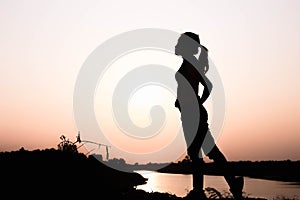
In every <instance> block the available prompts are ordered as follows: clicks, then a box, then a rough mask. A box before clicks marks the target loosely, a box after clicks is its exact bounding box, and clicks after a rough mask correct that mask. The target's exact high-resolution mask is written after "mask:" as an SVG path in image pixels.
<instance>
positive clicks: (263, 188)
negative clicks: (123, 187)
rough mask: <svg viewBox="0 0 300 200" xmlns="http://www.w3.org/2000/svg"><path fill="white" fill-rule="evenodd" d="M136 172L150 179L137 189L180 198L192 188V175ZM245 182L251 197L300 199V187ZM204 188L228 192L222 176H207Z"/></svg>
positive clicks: (246, 190)
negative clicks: (164, 193)
mask: <svg viewBox="0 0 300 200" xmlns="http://www.w3.org/2000/svg"><path fill="white" fill-rule="evenodd" d="M136 172H137V173H139V174H141V175H142V176H143V177H145V178H148V181H147V183H146V184H144V185H139V186H137V189H142V190H145V191H147V192H168V193H170V194H175V195H176V196H178V197H184V196H186V194H187V193H188V192H189V191H190V190H191V188H192V176H191V175H184V174H169V173H158V172H154V171H147V170H139V171H136ZM244 180H245V183H244V184H245V185H244V192H245V194H246V195H248V196H249V197H261V198H266V199H274V198H276V197H280V196H284V197H288V198H296V199H299V198H300V185H295V184H292V183H287V182H281V181H270V180H262V179H253V178H247V177H245V179H244ZM204 187H213V188H215V189H217V190H218V191H219V192H228V186H227V183H226V181H225V180H224V178H223V177H221V176H205V178H204Z"/></svg>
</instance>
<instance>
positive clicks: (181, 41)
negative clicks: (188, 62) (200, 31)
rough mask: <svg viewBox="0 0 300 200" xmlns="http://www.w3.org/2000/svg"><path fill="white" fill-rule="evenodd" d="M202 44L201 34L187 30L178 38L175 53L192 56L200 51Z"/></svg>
mask: <svg viewBox="0 0 300 200" xmlns="http://www.w3.org/2000/svg"><path fill="white" fill-rule="evenodd" d="M200 46H201V44H200V38H199V35H197V34H195V33H193V32H185V33H182V34H181V35H180V37H179V38H178V41H177V44H176V46H175V54H176V55H181V56H191V55H195V54H197V53H198V50H199V49H198V48H199V47H200Z"/></svg>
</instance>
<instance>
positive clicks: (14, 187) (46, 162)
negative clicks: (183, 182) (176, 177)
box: [0, 149, 258, 200]
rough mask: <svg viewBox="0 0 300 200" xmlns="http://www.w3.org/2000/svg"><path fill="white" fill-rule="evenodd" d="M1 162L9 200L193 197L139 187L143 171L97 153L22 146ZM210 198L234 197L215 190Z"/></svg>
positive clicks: (4, 193) (4, 154)
mask: <svg viewBox="0 0 300 200" xmlns="http://www.w3.org/2000/svg"><path fill="white" fill-rule="evenodd" d="M0 163H1V165H0V177H1V187H0V188H1V196H4V197H5V196H6V197H9V198H8V199H16V198H18V199H21V198H22V199H36V198H38V199H52V200H53V199H54V198H55V199H63V198H66V199H72V198H75V199H79V198H84V199H88V198H98V199H120V200H137V199H139V200H142V199H146V200H152V199H153V200H179V199H181V200H183V199H186V200H188V199H191V198H189V196H186V197H177V196H175V195H171V194H168V193H158V192H152V193H148V192H145V191H142V190H136V189H135V187H136V186H137V185H141V184H144V183H146V181H147V180H146V179H144V178H143V177H142V176H141V175H140V174H137V173H130V172H121V171H117V170H114V169H112V168H109V167H107V166H106V165H104V164H102V163H101V162H99V161H98V160H96V159H95V158H94V157H93V156H88V157H87V156H85V155H84V154H80V153H72V152H63V151H59V150H55V149H46V150H34V151H27V150H24V149H22V150H19V151H13V152H2V153H0ZM174 184H176V183H174ZM207 198H210V199H218V198H219V199H220V198H221V199H230V198H231V197H230V196H222V195H220V194H218V192H217V191H214V190H213V189H212V190H210V191H208V193H207ZM245 198H246V199H254V198H247V197H245ZM257 199H258V198H257Z"/></svg>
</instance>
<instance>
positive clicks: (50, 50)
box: [0, 0, 300, 163]
mask: <svg viewBox="0 0 300 200" xmlns="http://www.w3.org/2000/svg"><path fill="white" fill-rule="evenodd" d="M299 8H300V2H299V1H297V0H294V1H293V0H287V1H279V0H275V1H274V0H263V1H258V0H254V1H238V0H230V1H215V0H212V1H198V0H187V1H179V0H172V1H171V0H170V1H167V0H166V1H159V0H152V1H138V0H127V1H115V0H114V1H96V0H95V1H92V0H87V1H79V0H73V1H70V0H66V1H58V0H52V1H50V0H48V1H46V0H42V1H38V0H27V1H22V0H21V1H15V0H13V1H8V0H0V27H1V31H0V44H1V45H0V55H1V56H0V91H1V101H0V110H1V112H0V141H1V143H0V151H11V150H18V149H19V148H21V147H24V148H25V149H29V150H33V149H44V148H57V144H58V143H59V142H60V139H59V137H60V136H61V135H62V134H64V135H65V136H66V137H68V138H69V139H70V140H75V139H76V135H77V132H78V131H79V130H78V128H77V125H76V122H75V120H74V112H73V92H74V87H75V84H76V80H77V77H78V74H79V72H80V70H81V67H82V65H83V64H84V62H85V61H86V59H87V58H88V57H89V55H90V54H91V53H92V52H93V51H94V50H95V49H96V48H97V47H98V46H99V45H101V44H102V43H103V42H105V41H107V40H108V39H110V38H112V37H113V36H116V35H118V34H121V33H124V32H126V31H131V30H135V29H141V28H160V29H168V30H172V31H176V32H179V33H181V32H184V31H194V32H197V33H198V34H199V36H200V39H201V42H202V43H203V44H204V45H205V46H206V47H208V49H209V56H210V58H211V60H212V61H213V63H214V65H215V67H216V69H217V71H218V73H219V75H220V78H221V80H222V84H223V87H224V92H225V99H226V101H225V102H226V104H225V108H226V109H225V119H224V122H223V125H222V130H221V132H220V134H219V135H218V137H217V138H216V142H217V144H218V146H219V147H220V149H221V150H222V151H223V152H224V154H225V155H226V157H227V158H228V160H286V159H290V160H300V146H299V144H298V142H299V141H300V123H299V122H300V121H299V120H300V104H299V102H300V87H299V85H300V79H299V74H300V23H299V19H300V13H299ZM140 53H141V52H140ZM128 56H129V57H127V58H125V57H124V58H121V59H120V60H118V61H117V62H115V63H114V66H115V69H118V65H120V63H122V62H123V64H124V62H125V63H127V64H128V63H129V64H128V66H130V62H133V60H139V61H141V60H143V58H144V60H143V62H144V63H151V62H152V61H151V59H149V58H152V59H153V60H155V61H153V62H154V63H157V64H165V65H170V66H171V67H172V69H175V70H176V69H177V68H179V66H180V59H179V58H176V57H174V55H173V56H172V55H170V54H167V53H164V52H158V51H156V52H153V51H144V52H142V53H141V54H139V52H136V53H135V54H130V55H128ZM130 56H133V58H130ZM143 56H144V57H143ZM160 56H163V57H160ZM137 58H139V59H137ZM146 58H148V60H146ZM161 58H169V61H165V60H164V59H161ZM122 59H123V60H122ZM126 59H127V60H126ZM145 60H146V61H145ZM118 62H119V64H118ZM134 64H135V65H136V64H138V62H137V63H134ZM112 70H113V67H112ZM108 73H109V71H108ZM110 73H111V72H110ZM110 77H111V78H109V76H108V77H107V78H106V79H105V77H103V81H105V80H107V81H106V84H108V85H106V86H105V85H104V86H103V87H108V88H112V89H113V87H114V86H115V85H116V82H117V81H118V80H117V79H118V78H121V77H122V74H121V75H119V76H113V75H112V74H111V76H110ZM100 85H101V83H100ZM143 89H144V90H145V91H147V93H148V94H151V95H149V96H150V97H149V96H147V95H146V93H145V91H144V93H143V91H140V93H137V94H136V95H135V96H134V98H132V99H131V100H132V102H134V103H133V104H132V105H131V106H133V107H130V108H129V113H130V115H131V117H132V120H133V121H135V123H137V124H138V125H140V126H145V125H146V124H147V123H149V116H148V115H145V112H147V113H148V111H149V104H147V103H149V102H152V103H153V101H156V102H155V103H156V104H161V105H162V106H163V107H164V108H165V109H166V110H165V112H166V113H167V120H168V121H167V124H166V125H165V126H164V127H163V131H162V132H161V133H160V134H158V135H157V137H156V136H155V137H153V138H152V139H149V140H137V141H133V140H130V139H129V140H127V139H128V137H127V136H126V134H123V133H119V132H118V129H117V125H116V124H114V123H113V121H112V120H111V117H107V116H106V117H107V118H105V117H104V118H103V115H102V116H101V113H106V112H105V111H104V110H101V111H99V108H101V106H104V108H105V105H101V103H100V100H101V96H100V97H99V95H98V94H95V98H96V99H98V100H99V99H100V100H99V101H97V102H98V106H100V107H99V108H98V107H97V105H96V108H97V110H98V111H95V114H96V116H97V120H100V121H101V123H104V124H105V126H106V127H105V130H106V131H107V132H109V133H110V134H107V137H108V140H107V141H109V143H110V144H109V145H111V146H112V147H111V148H110V150H111V152H112V153H111V156H112V157H114V156H115V157H119V156H120V155H119V154H118V152H119V151H115V152H114V146H115V147H117V148H118V150H121V151H126V152H127V153H129V154H141V155H139V156H138V157H134V156H133V157H130V156H129V157H128V158H126V160H128V162H133V163H134V162H141V163H142V162H146V163H147V162H163V161H169V160H170V159H171V160H174V159H175V158H176V156H177V157H178V156H179V155H178V152H179V151H180V150H182V148H184V143H183V142H181V143H178V144H177V146H178V149H179V151H176V150H175V149H173V150H172V149H167V148H165V147H166V146H168V141H171V140H172V138H174V137H175V136H174V134H177V133H178V130H179V129H180V120H179V118H180V116H179V114H178V112H176V110H175V111H174V108H173V107H172V106H173V103H174V102H173V100H172V99H173V98H174V96H172V94H171V93H169V92H165V91H162V90H161V88H159V86H152V87H148V88H146V87H145V88H143ZM107 91H109V90H107ZM162 94H163V96H164V98H163V100H162V101H159V100H161V99H160V98H159V97H160V95H162ZM106 95H108V96H110V95H111V94H106ZM151 97H152V98H151ZM154 97H155V98H154ZM170 100H172V102H170ZM141 102H142V103H141ZM208 104H209V103H208ZM134 106H136V107H134ZM147 106H148V107H147ZM207 106H208V107H209V105H207ZM104 108H103V107H102V109H104ZM143 109H145V110H143ZM103 111H104V112H103ZM210 116H211V115H210ZM147 117H148V118H147ZM106 120H107V121H106ZM107 132H106V133H107ZM82 136H83V137H84V136H88V135H85V133H82ZM126 137H127V138H126ZM97 142H100V143H101V142H102V141H97ZM175 147H176V146H175ZM86 148H87V147H86ZM162 148H165V149H166V151H163V153H161V154H159V155H160V156H157V154H154V156H153V157H151V156H150V157H148V156H143V153H149V152H150V153H151V152H156V153H159V152H160V151H161V149H162ZM114 153H115V154H114ZM171 154H172V155H171ZM175 154H176V155H175Z"/></svg>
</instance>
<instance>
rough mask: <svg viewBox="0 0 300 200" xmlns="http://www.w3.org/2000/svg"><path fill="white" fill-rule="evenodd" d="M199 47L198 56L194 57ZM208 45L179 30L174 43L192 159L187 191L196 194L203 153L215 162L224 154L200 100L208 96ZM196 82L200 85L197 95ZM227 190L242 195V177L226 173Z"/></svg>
mask: <svg viewBox="0 0 300 200" xmlns="http://www.w3.org/2000/svg"><path fill="white" fill-rule="evenodd" d="M199 48H201V53H200V56H199V59H197V58H196V57H195V54H197V53H198V51H199ZM207 52H208V50H207V48H206V47H204V46H202V45H201V44H200V39H199V36H198V35H197V34H195V33H193V32H185V33H183V34H181V36H180V37H179V39H178V41H177V45H176V46H175V54H176V55H178V56H181V57H182V58H183V62H182V64H181V66H180V68H179V70H178V71H177V72H176V74H175V79H176V81H177V99H176V101H175V107H177V108H178V109H179V111H180V113H181V122H182V128H183V132H184V137H185V142H186V146H187V154H188V155H189V157H190V159H191V161H192V170H193V190H192V191H191V192H190V193H189V195H192V196H195V197H198V198H199V196H202V197H205V195H204V190H203V175H204V174H203V170H202V169H203V164H204V161H203V158H202V155H201V156H200V155H199V154H200V153H201V152H200V151H201V149H202V151H203V152H204V154H205V155H207V156H208V157H209V159H212V160H213V161H214V162H215V163H218V164H221V165H222V164H225V163H226V162H227V160H226V158H225V156H224V155H223V154H222V153H221V151H220V150H219V148H218V147H217V145H216V144H215V141H214V138H213V137H212V135H211V132H210V130H209V124H208V113H207V110H206V109H205V107H204V106H203V103H204V102H205V101H206V100H207V98H208V97H209V95H210V93H211V90H212V86H213V85H212V83H211V82H210V80H209V79H208V78H207V77H206V75H205V73H206V72H207V71H208V69H209V62H208V56H207ZM199 83H200V84H201V85H202V86H203V92H202V95H201V96H199V95H198V93H199ZM224 177H225V180H226V181H227V183H228V185H229V187H230V189H229V190H230V192H231V193H232V194H233V197H234V198H236V199H240V198H242V190H243V184H244V181H243V177H235V176H228V175H225V176H224Z"/></svg>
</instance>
